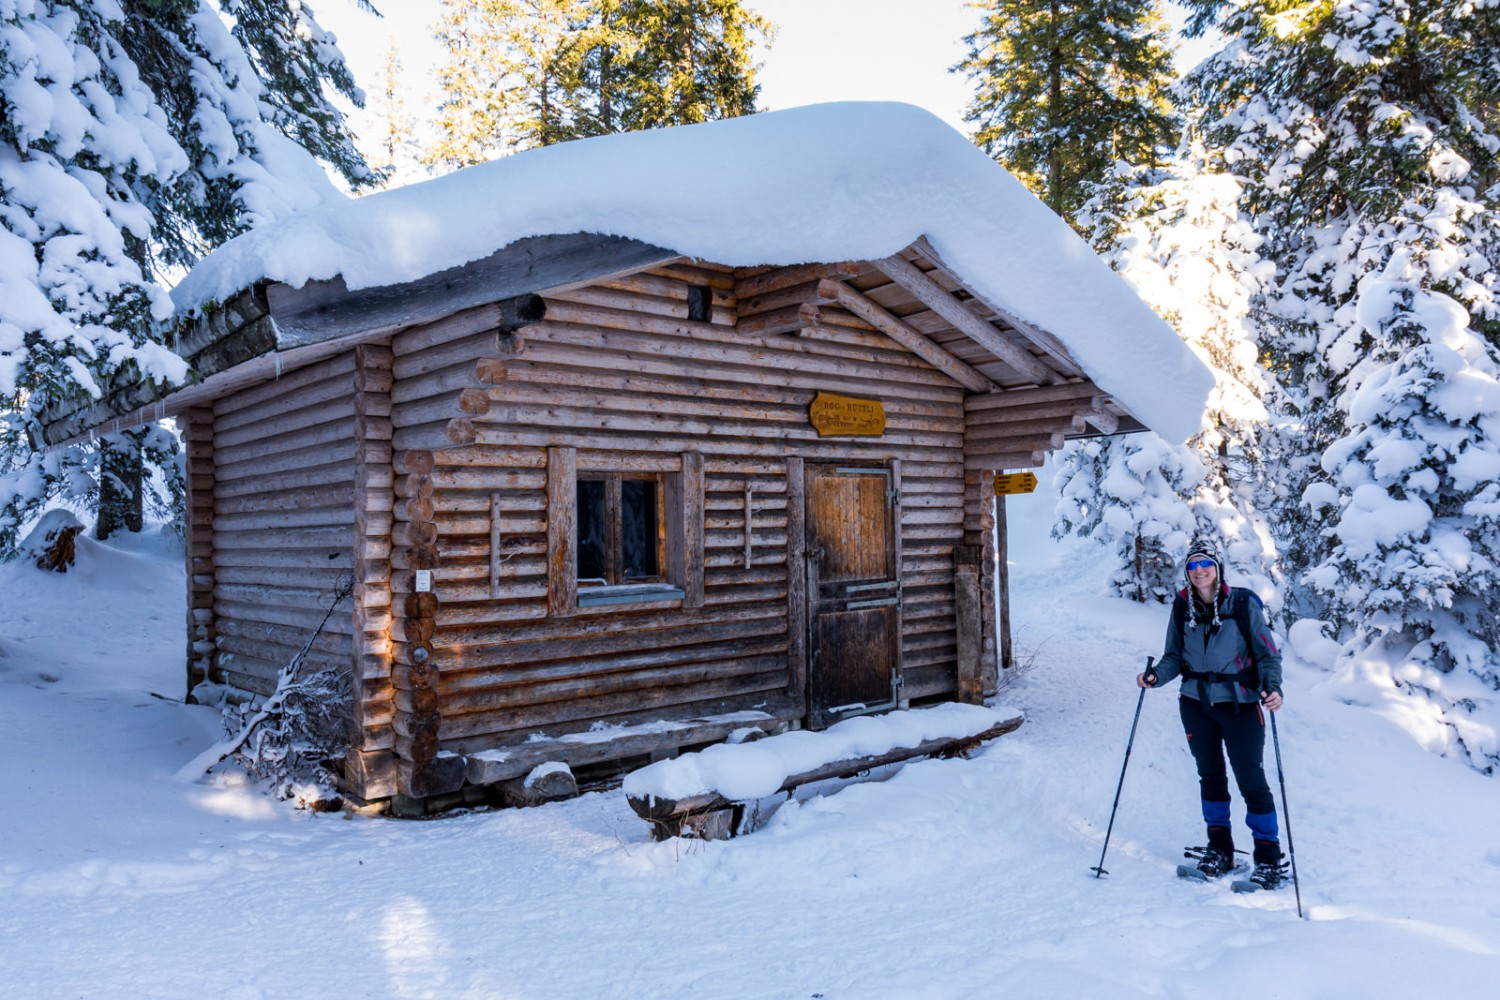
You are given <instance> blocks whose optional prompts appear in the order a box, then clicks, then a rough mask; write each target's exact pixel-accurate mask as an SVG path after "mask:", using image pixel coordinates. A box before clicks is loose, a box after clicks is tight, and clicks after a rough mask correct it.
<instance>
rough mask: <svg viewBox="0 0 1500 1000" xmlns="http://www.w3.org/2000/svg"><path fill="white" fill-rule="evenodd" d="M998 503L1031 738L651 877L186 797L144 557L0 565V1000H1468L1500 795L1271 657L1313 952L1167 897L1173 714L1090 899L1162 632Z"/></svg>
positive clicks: (151, 557)
mask: <svg viewBox="0 0 1500 1000" xmlns="http://www.w3.org/2000/svg"><path fill="white" fill-rule="evenodd" d="M1012 503H1013V507H1012V511H1013V517H1015V518H1016V519H1017V530H1016V532H1015V535H1016V536H1017V537H1019V538H1021V539H1026V540H1028V541H1026V542H1025V543H1024V545H1023V546H1021V547H1020V549H1019V551H1017V552H1015V553H1013V557H1014V560H1015V563H1016V565H1015V590H1014V593H1015V604H1016V608H1015V610H1016V615H1017V619H1018V623H1019V629H1018V635H1017V642H1018V647H1019V649H1020V650H1021V652H1022V653H1024V654H1025V655H1026V656H1027V657H1028V658H1030V659H1032V661H1033V665H1032V666H1031V668H1030V669H1029V670H1027V671H1026V672H1025V673H1024V674H1023V675H1022V676H1021V677H1019V678H1018V679H1017V681H1016V682H1015V684H1014V686H1013V687H1012V688H1010V689H1009V690H1008V691H1007V692H1006V693H1005V695H1004V699H1005V701H1007V702H1008V703H1011V704H1016V705H1019V706H1020V707H1022V708H1024V709H1025V711H1026V712H1027V715H1028V722H1027V723H1026V725H1025V726H1023V727H1022V728H1021V729H1020V730H1019V731H1018V732H1016V733H1014V734H1012V735H1009V736H1006V737H1003V738H1002V739H1000V740H998V741H997V742H995V743H994V744H992V745H991V746H990V747H989V749H988V750H986V751H984V752H982V753H980V754H978V755H977V756H975V757H974V758H973V759H971V760H966V761H965V760H953V761H944V762H938V761H929V762H923V763H918V764H913V765H911V766H908V767H907V768H905V769H904V770H903V771H902V772H900V773H899V774H898V775H896V776H895V777H893V778H891V779H890V780H888V781H886V782H884V783H880V784H866V785H859V786H855V787H851V788H848V789H846V790H844V791H842V792H840V793H839V794H837V795H833V796H830V797H827V798H824V799H818V800H814V801H813V802H810V803H807V804H803V805H800V806H789V807H787V808H784V809H783V810H782V811H781V812H780V813H779V814H778V815H777V816H776V817H775V818H774V819H773V821H772V823H771V824H770V826H769V827H767V828H766V829H764V830H762V831H760V832H758V833H755V834H753V835H751V836H748V837H745V838H742V839H738V840H734V841H729V842H721V843H702V842H684V841H674V842H668V843H663V844H655V843H651V842H650V841H649V840H648V839H647V836H646V829H645V826H644V824H643V823H641V822H640V821H639V820H638V819H636V817H635V816H634V814H633V813H632V812H631V811H630V809H629V808H628V806H627V805H626V803H625V800H624V797H623V795H622V794H621V793H620V792H618V791H615V792H609V793H596V794H590V795H585V796H583V797H581V798H579V799H576V800H574V801H570V802H566V803H560V804H554V805H549V806H545V807H542V808H539V809H531V810H507V811H500V812H490V813H480V814H471V815H464V816H457V817H452V818H447V819H443V820H440V821H433V822H399V821H391V820H384V819H365V818H353V819H346V818H344V817H342V816H341V815H337V814H334V815H313V814H309V813H302V812H297V811H295V810H294V809H292V808H290V807H289V806H287V805H286V804H284V803H278V802H273V801H270V800H268V799H267V798H265V797H263V796H262V795H260V794H258V793H257V792H256V791H255V790H254V789H253V788H249V787H245V786H244V784H243V783H242V782H237V781H235V780H233V779H232V778H225V777H220V778H218V779H216V780H214V781H213V783H211V784H202V785H190V784H183V783H180V782H178V781H176V780H174V779H173V777H172V774H173V772H174V771H175V770H176V769H177V768H179V767H180V766H181V765H182V764H183V763H184V762H186V761H187V760H189V759H191V757H192V756H193V755H194V754H195V753H197V752H198V751H200V750H202V749H203V748H204V747H205V746H207V745H208V744H209V743H210V742H211V741H212V740H213V739H214V738H215V737H216V736H217V735H218V723H217V720H216V718H215V717H214V713H212V712H211V711H209V710H207V709H203V708H188V707H184V706H182V705H180V704H175V703H174V702H173V701H171V700H169V699H172V698H177V697H180V695H181V689H182V652H183V642H184V640H183V638H182V629H181V621H182V617H183V616H182V611H181V607H182V596H181V591H182V580H181V568H180V557H179V555H178V553H177V552H176V551H175V550H174V547H173V545H172V544H171V543H170V541H169V540H167V539H163V538H161V537H160V536H154V537H148V538H145V539H136V540H133V541H131V542H128V543H126V544H124V545H122V546H121V547H113V546H111V547H101V546H93V545H85V546H84V547H83V553H82V556H81V564H80V566H79V568H78V570H77V571H76V572H75V573H72V574H69V575H68V576H67V577H51V576H46V575H43V574H41V573H40V572H36V571H33V570H30V569H26V568H23V567H20V566H17V565H15V564H11V565H9V566H5V567H0V705H3V716H0V717H3V719H4V723H3V725H0V802H3V808H0V900H3V902H0V970H3V971H0V995H4V996H7V997H9V996H14V997H24V998H43V997H109V998H134V997H142V998H156V997H163V998H195V1000H196V998H204V997H216V998H217V997H227V998H241V1000H249V998H260V997H268V998H275V997H303V996H323V997H424V996H432V997H485V998H490V997H493V998H538V997H547V998H551V997H560V998H574V997H577V998H595V997H654V996H667V995H676V996H694V997H703V998H718V997H724V998H740V997H745V998H762V997H768V998H811V997H826V998H853V997H858V998H866V997H891V998H921V997H933V998H950V997H992V996H999V995H1002V994H1008V995H1011V996H1017V997H1033V996H1055V997H1064V998H1074V997H1085V998H1086V997H1101V998H1103V997H1108V998H1117V997H1129V996H1143V997H1183V998H1198V997H1203V996H1208V995H1214V996H1218V997H1256V998H1262V997H1316V998H1320V1000H1321V998H1338V997H1349V998H1354V997H1359V998H1368V997H1413V996H1432V995H1452V996H1486V995H1493V990H1494V984H1495V982H1496V981H1497V978H1500V957H1497V952H1500V834H1497V831H1500V784H1497V782H1500V778H1485V777H1481V776H1479V775H1477V774H1475V773H1474V772H1472V771H1469V770H1466V769H1465V768H1463V767H1462V766H1459V765H1457V764H1454V763H1452V762H1450V761H1447V760H1444V759H1442V758H1440V757H1437V756H1435V755H1433V754H1430V753H1428V752H1427V751H1425V750H1423V749H1421V748H1420V746H1419V745H1418V744H1419V740H1420V738H1421V733H1419V732H1416V731H1415V730H1416V729H1417V726H1418V723H1416V722H1414V721H1403V717H1402V716H1401V714H1400V713H1399V712H1398V711H1396V710H1392V709H1390V708H1387V707H1382V706H1383V704H1384V703H1382V702H1380V701H1378V700H1377V701H1375V702H1374V703H1373V705H1372V707H1359V706H1356V705H1354V704H1350V703H1349V702H1350V701H1360V702H1363V703H1366V704H1370V703H1371V699H1370V698H1369V697H1368V692H1367V691H1362V694H1361V696H1360V697H1358V698H1352V697H1351V694H1350V691H1351V689H1350V687H1349V686H1348V685H1347V684H1346V683H1345V682H1344V681H1342V680H1340V679H1338V678H1335V677H1334V676H1333V675H1331V674H1330V673H1328V672H1327V671H1326V670H1325V669H1323V668H1319V667H1316V666H1312V665H1309V664H1306V663H1301V662H1296V661H1294V660H1291V659H1290V658H1289V662H1288V669H1287V682H1286V694H1287V705H1286V708H1285V709H1284V710H1283V711H1282V712H1281V713H1280V716H1279V723H1280V732H1281V743H1282V756H1283V763H1284V765H1285V773H1286V782H1287V791H1288V793H1289V794H1290V796H1291V820H1292V833H1293V835H1294V837H1295V843H1296V848H1297V866H1298V870H1299V873H1300V875H1301V879H1302V901H1303V906H1304V908H1305V910H1306V911H1307V913H1308V916H1309V919H1308V920H1306V921H1298V919H1297V916H1296V912H1295V909H1294V899H1293V894H1292V892H1291V890H1290V889H1288V890H1287V891H1285V892H1281V893H1275V894H1260V895H1256V896H1235V895H1232V894H1230V893H1229V892H1228V889H1227V886H1199V885H1192V884H1187V883H1183V882H1179V881H1178V880H1177V879H1176V878H1174V877H1173V874H1172V873H1173V869H1174V867H1175V865H1176V864H1177V863H1178V861H1179V853H1180V847H1181V846H1182V845H1183V844H1186V843H1197V842H1199V841H1200V840H1201V832H1200V828H1199V825H1198V822H1197V802H1196V799H1197V790H1196V784H1195V780H1194V777H1193V773H1192V764H1191V760H1190V758H1189V757H1188V755H1187V752H1186V749H1185V748H1184V746H1183V742H1182V738H1181V733H1180V730H1179V727H1178V723H1177V721H1176V712H1175V704H1174V701H1173V696H1172V694H1171V693H1170V692H1151V693H1148V694H1147V695H1146V699H1145V705H1144V709H1143V711H1142V713H1141V720H1140V729H1139V732H1138V734H1137V736H1136V742H1135V750H1134V753H1133V755H1132V759H1131V765H1130V771H1129V773H1128V775H1127V777H1126V780H1125V789H1124V795H1123V799H1122V803H1121V806H1120V812H1119V817H1118V819H1117V820H1116V825H1115V832H1114V836H1113V839H1112V842H1111V844H1110V848H1109V857H1108V858H1107V859H1106V862H1105V866H1106V867H1107V868H1108V869H1109V870H1110V872H1111V875H1110V876H1109V877H1108V878H1106V879H1095V878H1093V877H1092V875H1091V873H1090V872H1089V867H1090V866H1091V865H1094V864H1096V863H1097V861H1098V858H1099V851H1100V848H1101V845H1102V841H1103V833H1104V826H1105V823H1106V821H1107V820H1108V816H1109V806H1110V802H1111V799H1112V797H1113V795H1114V791H1115V783H1116V781H1117V779H1118V777H1119V769H1120V761H1121V757H1122V755H1123V753H1124V747H1125V740H1126V737H1127V735H1128V733H1129V729H1130V722H1131V716H1132V713H1133V712H1134V709H1135V705H1136V699H1137V690H1136V688H1135V686H1134V684H1133V682H1132V678H1133V676H1134V674H1135V673H1136V672H1137V671H1138V670H1139V669H1140V668H1141V666H1142V665H1143V664H1144V660H1145V656H1146V655H1147V654H1148V653H1155V652H1157V651H1158V650H1159V648H1160V640H1161V633H1162V631H1163V629H1164V618H1165V616H1164V614H1163V613H1162V612H1160V611H1157V610H1152V609H1143V608H1140V607H1136V606H1131V605H1128V604H1126V603H1124V602H1121V601H1115V600H1109V599H1105V598H1101V597H1098V596H1094V595H1095V594H1096V593H1097V591H1098V584H1097V582H1096V580H1095V579H1094V578H1093V576H1094V575H1096V574H1092V575H1091V573H1090V571H1089V570H1088V569H1087V568H1086V567H1087V565H1088V559H1087V557H1086V556H1085V555H1083V554H1082V552H1081V550H1078V549H1075V548H1071V547H1068V546H1058V545H1054V544H1053V543H1050V542H1048V541H1046V539H1045V520H1044V518H1045V511H1044V507H1045V503H1046V501H1045V499H1044V498H1026V499H1022V500H1020V501H1012ZM158 695H161V696H165V697H157V696H158ZM1408 729H1411V730H1412V731H1408ZM1273 782H1274V764H1273ZM1239 811H1240V809H1239V807H1238V805H1237V806H1236V812H1237V813H1238V812H1239ZM1240 835H1241V837H1242V839H1243V838H1244V836H1245V835H1244V834H1243V832H1241V834H1240ZM1244 846H1248V845H1244Z"/></svg>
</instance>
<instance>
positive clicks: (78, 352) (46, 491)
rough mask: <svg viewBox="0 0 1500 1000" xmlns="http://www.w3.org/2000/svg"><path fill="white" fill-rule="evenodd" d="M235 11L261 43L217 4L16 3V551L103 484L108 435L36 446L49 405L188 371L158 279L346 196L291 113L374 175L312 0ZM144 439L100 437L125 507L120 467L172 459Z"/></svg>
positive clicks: (5, 82) (6, 352)
mask: <svg viewBox="0 0 1500 1000" xmlns="http://www.w3.org/2000/svg"><path fill="white" fill-rule="evenodd" d="M231 7H232V9H233V10H235V11H237V12H239V13H240V14H241V15H243V16H244V18H245V20H246V23H244V24H238V23H237V24H236V27H235V29H234V30H235V31H237V32H239V37H240V38H241V39H243V44H244V45H245V46H247V47H248V48H242V47H241V42H240V41H237V40H236V37H235V36H234V35H233V34H231V29H230V28H228V27H226V25H225V22H224V21H223V20H222V19H221V17H220V13H219V9H218V8H216V7H214V6H211V5H209V4H208V3H207V0H124V2H119V0H10V2H7V3H6V4H4V5H3V6H0V139H3V140H4V141H3V142H0V289H3V294H0V475H3V477H4V478H3V479H0V554H4V553H6V552H9V551H10V550H11V549H12V548H13V546H14V543H15V541H16V536H17V532H18V531H19V530H20V529H21V527H22V526H23V524H24V522H25V521H26V519H27V518H28V517H30V516H31V515H32V514H33V513H34V512H35V511H36V510H37V509H38V508H39V507H40V506H41V505H42V504H43V503H45V502H46V501H47V500H48V499H49V498H51V497H55V496H59V495H63V496H69V497H73V498H77V499H89V498H94V499H97V498H98V497H99V496H100V493H101V480H100V478H99V477H100V475H101V470H100V462H101V452H100V451H98V450H96V449H94V448H91V447H90V446H88V445H79V446H75V447H73V448H68V449H58V450H55V451H52V452H49V453H45V454H43V453H38V452H36V451H34V450H33V443H34V442H35V441H36V440H37V437H36V434H37V420H38V416H39V411H40V407H41V406H43V405H44V404H46V403H48V402H53V401H65V400H69V401H76V400H79V399H88V398H98V397H99V396H100V395H101V393H102V392H103V389H104V387H105V386H107V385H108V384H109V380H110V379H111V378H126V379H134V378H137V377H146V378H151V379H156V380H161V381H180V380H181V379H183V378H184V377H185V376H186V374H187V373H186V368H185V366H184V364H183V363H182V361H181V360H180V359H178V358H177V357H176V356H175V355H173V354H172V352H171V351H170V350H169V349H168V348H166V347H165V346H163V345H162V344H161V343H160V342H158V341H157V340H156V339H154V338H155V337H156V336H158V335H159V330H160V324H161V322H162V321H163V320H164V319H165V318H166V317H167V316H168V315H169V313H170V311H171V310H170V303H169V301H168V299H167V297H166V295H165V293H164V292H163V290H162V288H161V285H160V284H158V281H159V280H162V279H164V278H165V276H166V275H168V274H170V273H175V272H177V271H179V270H180V269H181V268H183V267H186V266H190V265H191V264H192V263H193V262H195V261H196V260H197V258H198V257H199V256H200V255H201V254H202V253H203V252H204V251H206V250H207V249H209V248H211V247H212V246H213V245H215V244H217V243H218V242H220V241H222V240H223V239H227V238H228V237H229V236H232V235H234V234H236V233H238V232H240V231H242V230H243V229H245V228H247V227H248V226H251V225H254V224H257V223H259V222H261V221H265V220H268V219H271V218H275V217H276V216H278V215H281V214H284V213H285V212H287V211H290V210H293V209H296V208H300V207H305V206H308V205H312V204H316V203H317V202H318V201H320V200H324V199H328V198H338V197H341V196H340V195H339V194H338V192H337V191H336V190H335V189H334V188H333V186H332V185H331V184H330V183H329V182H328V180H327V177H326V175H325V174H324V173H323V171H322V169H321V168H320V167H319V166H318V164H317V161H316V160H314V158H313V157H312V156H310V155H309V154H308V152H307V151H306V150H304V149H302V148H301V147H300V146H298V145H296V143H295V142H294V141H293V140H292V139H290V138H288V136H287V135H286V134H283V132H281V131H280V130H279V129H282V128H284V129H286V130H287V131H288V132H290V133H292V134H294V135H298V136H301V137H304V138H305V137H306V136H308V135H309V134H310V133H311V132H312V131H314V130H322V131H321V134H320V136H319V138H318V145H317V150H318V152H319V154H320V155H324V156H327V157H328V158H329V159H328V162H330V164H332V165H333V166H335V167H336V168H338V169H340V170H341V171H342V172H343V173H344V175H345V177H346V179H348V180H349V181H350V182H351V183H359V182H363V181H364V180H366V179H368V178H369V176H370V175H369V174H368V171H366V170H364V169H363V168H362V167H361V166H360V164H359V163H358V162H357V154H353V153H352V150H353V146H352V143H350V142H349V140H348V136H347V135H346V134H343V133H342V131H341V129H342V118H341V117H340V116H339V115H338V114H337V113H336V112H334V111H333V109H332V106H331V105H330V104H328V103H327V101H326V100H324V99H323V98H322V92H321V89H320V88H321V80H322V79H323V74H331V75H330V76H329V78H330V79H332V80H333V81H334V83H335V85H337V86H339V87H340V88H341V89H343V90H344V91H345V93H346V96H350V97H352V98H358V96H359V95H358V93H357V92H356V91H354V90H352V87H346V86H344V83H341V82H340V81H341V80H342V81H344V82H347V74H346V73H344V75H343V76H342V77H341V76H340V75H339V74H340V69H339V67H341V66H342V60H341V57H338V56H337V50H336V48H334V47H333V46H332V45H331V44H329V42H328V39H327V37H326V36H325V35H324V34H323V33H322V31H321V29H319V28H318V27H317V24H316V22H315V21H314V20H312V17H311V13H310V12H309V11H308V10H307V8H305V7H304V6H303V5H302V4H301V3H300V2H298V0H254V2H249V0H245V2H241V3H233V4H230V3H226V5H225V9H226V10H229V9H231ZM283 29H284V30H283ZM258 74H263V75H264V76H265V78H266V82H265V83H262V82H261V79H260V76H259V75H258ZM263 115H264V116H265V117H262V116H263ZM351 157H352V158H351ZM146 438H147V439H149V440H150V442H151V444H150V445H149V446H147V445H146V443H145V441H142V442H140V444H139V446H138V445H137V444H135V443H130V442H125V441H119V440H116V441H113V442H110V446H109V447H107V448H105V449H103V452H102V454H103V456H104V459H105V460H106V461H107V464H108V468H107V469H106V470H105V471H104V472H103V473H102V474H103V475H104V477H105V478H104V480H103V486H102V493H103V496H104V500H105V502H106V504H108V505H110V507H111V509H112V510H114V509H116V507H115V504H116V500H115V491H116V490H117V488H118V490H119V491H120V492H121V493H123V494H124V495H127V496H131V497H132V499H131V501H130V504H129V505H128V507H129V510H128V511H127V513H130V512H133V509H134V500H133V494H134V492H135V490H136V486H135V482H136V480H137V478H138V476H139V473H138V471H136V472H129V471H126V470H125V468H124V463H128V462H129V461H133V456H135V455H151V454H155V455H158V456H160V457H162V458H164V459H167V460H168V461H170V456H168V455H166V453H165V452H166V449H164V447H163V442H161V441H160V440H159V438H158V436H156V435H147V436H146ZM103 527H105V528H106V529H107V528H109V527H110V525H109V524H108V523H106V524H105V525H103Z"/></svg>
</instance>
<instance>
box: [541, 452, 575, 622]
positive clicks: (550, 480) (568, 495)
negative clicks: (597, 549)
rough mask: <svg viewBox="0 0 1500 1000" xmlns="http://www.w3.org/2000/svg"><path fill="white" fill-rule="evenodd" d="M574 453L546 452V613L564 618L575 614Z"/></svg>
mask: <svg viewBox="0 0 1500 1000" xmlns="http://www.w3.org/2000/svg"><path fill="white" fill-rule="evenodd" d="M577 483H578V452H577V450H576V449H573V448H548V449H547V613H548V614H550V615H552V616H554V617H567V616H569V615H574V614H577V613H578V571H577V563H578V558H577V554H576V553H575V552H574V550H573V546H574V539H575V538H577V537H578V511H577V509H576V503H577V497H576V491H577Z"/></svg>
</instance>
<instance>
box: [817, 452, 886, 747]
mask: <svg viewBox="0 0 1500 1000" xmlns="http://www.w3.org/2000/svg"><path fill="white" fill-rule="evenodd" d="M897 468H899V467H897ZM896 475H897V469H896V468H883V467H882V468H860V467H845V466H820V465H809V466H808V467H807V480H806V493H805V495H806V498H807V500H806V503H807V518H806V523H807V550H806V551H807V596H808V610H809V616H808V617H809V622H808V672H807V673H808V692H807V694H808V724H809V726H810V727H811V728H813V729H823V728H826V727H827V726H830V725H832V724H833V723H835V722H837V721H839V720H840V719H842V718H847V717H849V716H851V715H858V714H860V713H863V712H874V711H878V710H881V709H886V708H891V707H893V706H894V705H895V704H896V702H897V700H898V698H899V691H900V684H901V672H900V637H901V581H900V578H899V573H898V568H899V566H900V564H901V559H900V535H899V532H898V530H897V526H898V525H899V524H900V518H899V516H898V514H899V508H898V497H899V493H898V491H897V482H896Z"/></svg>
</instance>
